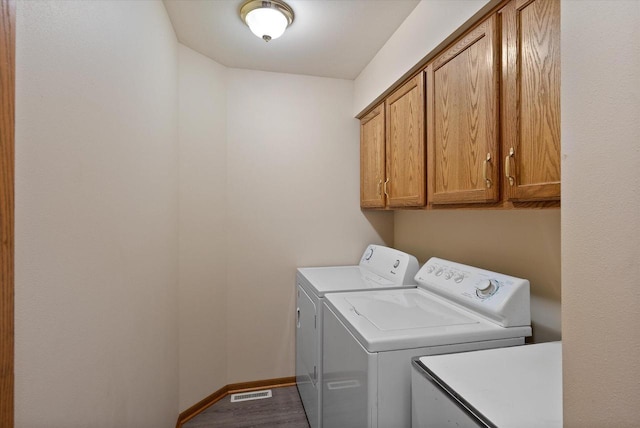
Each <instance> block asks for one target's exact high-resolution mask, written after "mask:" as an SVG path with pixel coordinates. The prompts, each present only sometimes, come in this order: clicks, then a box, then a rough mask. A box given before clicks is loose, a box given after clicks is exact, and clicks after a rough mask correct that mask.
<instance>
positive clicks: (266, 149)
mask: <svg viewBox="0 0 640 428" xmlns="http://www.w3.org/2000/svg"><path fill="white" fill-rule="evenodd" d="M228 79H229V87H228V94H229V95H228V98H227V100H228V111H227V114H228V116H227V117H228V121H227V135H228V146H227V155H228V158H227V159H228V163H227V171H228V179H227V184H228V186H227V191H228V195H227V201H228V219H229V222H228V233H229V235H228V236H229V265H228V284H229V285H228V320H227V325H228V333H227V337H228V355H229V357H228V361H229V369H228V370H229V372H228V373H229V375H228V381H229V383H234V382H242V381H249V380H259V379H269V378H275V377H284V376H292V375H293V374H294V357H295V353H294V333H295V332H294V313H295V287H294V286H295V269H296V267H298V266H305V265H306V266H308V265H328V264H353V263H355V262H357V261H358V260H359V257H360V255H361V253H362V251H363V250H364V248H365V247H366V244H368V243H371V242H374V243H382V242H383V241H386V242H387V243H388V244H391V243H392V241H393V236H392V234H393V226H392V217H391V214H390V213H384V212H382V213H370V214H363V213H362V212H361V211H360V207H359V169H358V165H359V143H358V142H359V137H358V135H359V125H358V121H357V120H355V119H354V118H353V114H352V106H353V103H352V101H353V82H352V81H347V80H336V79H327V78H318V77H308V76H297V75H290V74H278V73H267V72H258V71H248V70H238V69H230V70H229V74H228Z"/></svg>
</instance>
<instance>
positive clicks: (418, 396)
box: [411, 342, 562, 428]
mask: <svg viewBox="0 0 640 428" xmlns="http://www.w3.org/2000/svg"><path fill="white" fill-rule="evenodd" d="M411 400H412V406H411V413H412V416H411V426H412V427H413V428H455V427H483V428H495V427H518V428H538V427H544V428H562V343H561V342H550V343H538V344H534V345H525V346H515V347H512V348H501V349H489V350H484V351H474V352H466V353H461V354H448V355H431V356H425V357H420V358H415V359H414V360H413V368H412V371H411Z"/></svg>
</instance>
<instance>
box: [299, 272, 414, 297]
mask: <svg viewBox="0 0 640 428" xmlns="http://www.w3.org/2000/svg"><path fill="white" fill-rule="evenodd" d="M298 279H299V280H301V282H302V283H303V285H305V288H308V289H310V290H311V291H313V293H314V294H316V295H318V296H323V295H324V293H329V292H338V291H355V290H374V289H384V288H392V287H396V286H398V285H396V284H395V283H394V282H392V281H389V280H388V279H386V278H383V277H381V276H380V275H377V274H375V273H373V272H371V271H369V270H368V269H365V268H362V267H360V266H333V267H311V268H299V269H298ZM410 287H415V285H411V286H410Z"/></svg>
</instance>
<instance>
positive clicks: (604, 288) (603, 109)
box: [562, 0, 640, 427]
mask: <svg viewBox="0 0 640 428" xmlns="http://www.w3.org/2000/svg"><path fill="white" fill-rule="evenodd" d="M639 29H640V2H638V1H636V0H631V1H616V2H610V1H566V0H565V1H563V2H562V152H563V163H562V203H563V206H562V277H563V284H562V293H563V301H562V327H563V339H564V345H563V358H564V366H563V372H564V416H565V426H567V427H603V426H607V427H632V426H633V427H637V426H640V406H638V397H639V396H640V358H639V357H638V350H639V349H640V331H639V329H638V327H639V326H640V310H638V307H639V306H640V127H639V125H638V118H640V30H639Z"/></svg>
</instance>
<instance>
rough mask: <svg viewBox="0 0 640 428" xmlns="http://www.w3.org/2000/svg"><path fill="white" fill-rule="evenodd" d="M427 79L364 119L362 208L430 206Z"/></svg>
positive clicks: (417, 81) (400, 90)
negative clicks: (425, 102)
mask: <svg viewBox="0 0 640 428" xmlns="http://www.w3.org/2000/svg"><path fill="white" fill-rule="evenodd" d="M426 181H427V180H426V176H425V135H424V79H423V76H422V75H421V74H419V75H417V76H415V77H414V78H412V79H411V80H409V81H408V82H406V83H405V84H404V85H403V86H401V87H400V88H398V89H397V90H396V91H395V92H393V93H392V94H390V95H389V96H388V97H387V99H386V100H385V101H384V103H382V104H380V105H378V106H377V107H376V108H374V109H373V110H372V111H371V112H369V113H368V114H367V115H366V116H364V117H363V118H362V119H360V206H361V207H362V208H403V207H404V208H413V207H423V206H424V205H425V203H426Z"/></svg>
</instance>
